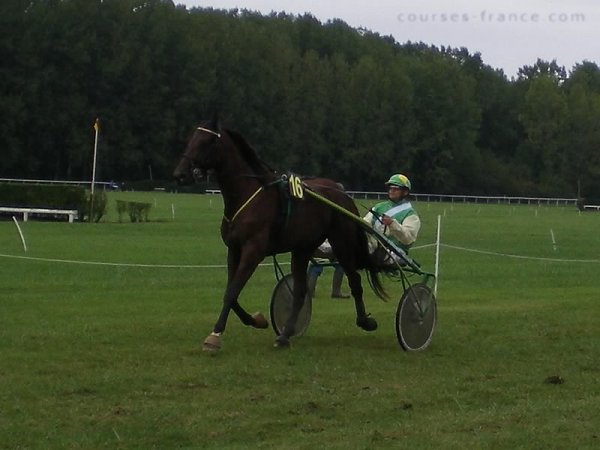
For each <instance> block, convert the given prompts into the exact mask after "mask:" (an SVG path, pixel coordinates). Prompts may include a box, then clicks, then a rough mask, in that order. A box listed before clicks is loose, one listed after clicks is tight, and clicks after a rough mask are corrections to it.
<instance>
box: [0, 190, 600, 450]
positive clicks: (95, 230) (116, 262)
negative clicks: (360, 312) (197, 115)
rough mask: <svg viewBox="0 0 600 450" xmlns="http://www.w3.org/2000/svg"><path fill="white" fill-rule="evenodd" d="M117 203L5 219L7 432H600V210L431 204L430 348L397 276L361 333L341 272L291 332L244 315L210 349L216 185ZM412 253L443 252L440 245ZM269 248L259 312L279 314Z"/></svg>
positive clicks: (488, 442)
mask: <svg viewBox="0 0 600 450" xmlns="http://www.w3.org/2000/svg"><path fill="white" fill-rule="evenodd" d="M117 198H119V199H131V200H137V201H149V202H152V203H153V205H154V206H153V209H152V211H151V214H150V219H151V221H150V222H148V223H129V222H123V223H119V222H118V221H117V215H116V212H115V211H114V200H115V199H117ZM110 202H111V204H110V206H111V208H112V209H111V211H110V213H109V215H108V217H107V218H106V221H105V222H104V223H99V224H85V223H74V224H68V223H54V222H35V221H30V222H27V223H21V227H22V230H23V233H24V235H25V238H26V241H27V246H28V251H27V252H26V253H25V252H24V251H23V247H22V244H21V241H20V239H19V236H18V234H17V230H16V227H15V225H14V223H12V221H5V222H0V254H1V256H0V265H1V268H2V270H1V272H0V283H1V286H2V297H1V299H0V448H86V449H88V448H123V449H125V448H127V449H128V448H140V449H147V448H207V449H226V448H278V449H287V448H290V449H313V448H315V447H317V446H318V447H321V448H327V449H330V448H331V449H371V448H372V449H378V448H418V449H419V448H422V449H429V448H444V449H463V448H507V449H514V448H523V449H548V448H556V449H567V448H568V449H571V448H577V449H584V448H589V449H591V448H598V447H599V446H600V431H599V426H598V425H599V422H598V417H600V365H599V363H598V361H599V360H600V352H599V344H598V342H599V340H600V326H599V320H598V319H599V318H600V315H599V314H598V297H599V293H600V282H599V280H598V273H599V269H600V260H599V258H600V234H599V233H598V228H599V224H600V214H595V213H587V214H579V213H578V212H577V211H576V210H574V208H570V207H569V208H566V207H548V206H543V207H538V206H533V205H531V206H525V205H523V206H506V205H473V204H454V205H452V204H443V203H422V202H421V203H417V204H416V207H417V209H418V211H419V213H420V215H421V217H422V220H423V228H422V232H421V234H420V237H419V242H418V244H419V245H426V244H432V243H434V242H435V235H436V223H437V216H438V215H440V216H442V233H441V237H442V239H441V240H442V243H443V244H444V246H443V247H442V253H441V266H440V277H439V286H438V328H437V330H436V333H435V335H434V338H433V343H432V345H431V347H430V348H429V349H428V350H427V351H425V352H423V353H418V354H407V353H404V352H403V351H402V350H401V348H400V346H399V345H398V343H397V341H396V337H395V332H394V314H395V308H396V303H397V299H398V297H399V296H400V292H399V291H398V286H397V285H394V284H390V283H388V284H387V285H386V286H387V288H388V290H389V292H390V293H393V295H392V297H394V298H393V299H392V300H391V301H389V302H387V303H384V302H381V301H380V300H378V299H376V297H375V296H374V295H373V294H372V293H371V292H368V294H367V298H366V302H367V308H368V310H369V311H370V312H371V313H372V314H373V316H374V317H376V318H377V319H378V321H379V329H378V330H377V331H376V332H375V333H365V332H363V331H362V330H360V329H358V328H357V327H356V326H355V325H354V308H353V305H352V302H350V301H345V300H331V299H329V298H328V296H327V295H326V294H328V293H329V283H330V277H331V270H329V271H328V272H326V273H325V274H324V277H325V278H324V279H323V280H321V281H320V284H319V286H318V288H317V296H316V298H315V300H314V304H313V317H312V322H311V325H310V328H309V330H308V332H307V334H306V335H304V336H303V337H301V338H299V339H296V340H294V341H293V342H292V348H291V349H290V350H288V351H281V350H276V349H274V348H273V347H272V343H273V340H274V334H273V332H272V331H271V330H255V329H250V328H246V327H244V326H243V325H242V324H241V323H240V322H239V321H238V320H237V318H236V317H235V316H234V315H232V316H231V319H230V321H229V324H228V329H227V333H226V334H225V335H224V339H223V349H222V351H221V352H220V353H219V354H218V355H216V356H209V355H206V354H204V353H202V351H201V350H200V348H201V347H200V344H201V342H202V340H203V339H204V337H205V336H206V335H207V334H208V333H209V332H210V330H211V328H212V325H213V323H214V321H215V320H216V318H217V314H218V311H219V310H220V305H221V296H222V292H223V288H224V285H225V274H226V272H225V269H224V267H223V266H222V265H223V264H224V260H225V249H224V246H223V244H222V242H221V241H220V237H219V233H218V227H219V222H220V218H221V214H222V209H221V208H222V202H221V198H220V197H218V196H200V195H185V194H166V193H128V192H124V193H111V194H110ZM173 211H174V212H175V214H174V217H173ZM552 235H554V240H555V242H554V243H553V241H552ZM481 252H489V253H481ZM412 255H413V256H414V257H415V258H416V259H418V260H419V261H420V262H421V263H422V264H423V266H424V267H425V268H428V269H433V265H434V250H433V248H431V247H425V248H421V249H419V248H417V249H415V250H413V252H412ZM510 255H512V256H510ZM517 256H518V257H517ZM22 257H26V258H27V259H23V258H22ZM286 260H287V257H286V256H282V257H281V258H280V261H282V262H285V261H286ZM98 263H102V264H98ZM265 263H266V264H265V265H264V266H262V267H261V268H259V269H258V270H257V272H256V274H255V275H254V277H253V278H252V279H251V281H250V283H249V284H248V286H247V288H246V289H245V290H244V291H243V293H242V296H241V298H240V300H241V302H242V303H243V305H244V306H245V307H246V308H247V309H248V310H249V311H256V310H261V311H263V312H264V313H267V312H268V302H269V298H270V295H271V291H272V289H273V286H274V283H275V278H274V274H273V268H272V265H270V264H269V261H265ZM198 266H208V267H198ZM321 278H323V277H321Z"/></svg>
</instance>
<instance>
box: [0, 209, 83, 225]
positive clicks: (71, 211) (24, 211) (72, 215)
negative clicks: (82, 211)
mask: <svg viewBox="0 0 600 450" xmlns="http://www.w3.org/2000/svg"><path fill="white" fill-rule="evenodd" d="M0 212H7V213H17V214H23V222H27V219H28V218H29V215H30V214H46V215H65V216H69V223H73V220H75V219H76V218H77V210H75V209H48V208H14V207H11V206H0Z"/></svg>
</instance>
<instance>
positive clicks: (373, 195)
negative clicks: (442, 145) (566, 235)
mask: <svg viewBox="0 0 600 450" xmlns="http://www.w3.org/2000/svg"><path fill="white" fill-rule="evenodd" d="M348 194H350V195H351V196H352V197H353V198H363V199H386V198H387V192H367V191H348ZM411 196H412V197H413V198H414V199H415V200H416V201H424V202H451V203H491V204H502V203H506V204H526V205H576V204H577V199H576V198H558V197H508V196H505V195H502V196H484V195H445V194H418V193H411Z"/></svg>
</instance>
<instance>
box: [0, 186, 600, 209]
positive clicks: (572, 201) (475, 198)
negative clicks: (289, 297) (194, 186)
mask: <svg viewBox="0 0 600 450" xmlns="http://www.w3.org/2000/svg"><path fill="white" fill-rule="evenodd" d="M0 182H5V183H32V184H74V185H80V186H89V185H90V184H91V182H90V181H60V180H31V179H13V178H0ZM94 184H95V185H97V186H101V187H102V188H103V189H105V190H110V189H114V188H115V187H118V186H117V185H116V184H115V183H114V182H98V181H97V182H95V183H94ZM206 193H208V194H219V193H220V191H219V190H218V189H210V190H207V191H206ZM348 194H350V195H351V196H352V197H353V198H357V199H358V198H362V199H376V200H378V199H385V198H387V192H375V191H348ZM411 195H412V197H413V198H414V199H415V200H416V201H425V202H451V203H491V204H494V203H496V204H502V203H506V204H526V205H565V206H566V205H576V204H577V199H576V198H565V197H509V196H506V195H502V196H484V195H446V194H420V193H412V194H411ZM588 206H589V209H596V208H597V207H596V206H594V205H588ZM586 208H587V206H586Z"/></svg>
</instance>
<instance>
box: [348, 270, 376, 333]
mask: <svg viewBox="0 0 600 450" xmlns="http://www.w3.org/2000/svg"><path fill="white" fill-rule="evenodd" d="M342 267H343V266H342ZM346 276H347V277H348V285H349V286H350V292H351V293H352V297H353V298H354V306H355V308H356V325H358V326H359V327H360V328H362V329H363V330H365V331H374V330H376V329H377V321H376V320H375V319H373V318H372V317H369V315H368V314H367V312H366V310H365V302H364V300H363V288H362V283H361V279H360V274H359V273H358V272H357V271H356V270H354V271H351V272H349V273H346Z"/></svg>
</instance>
